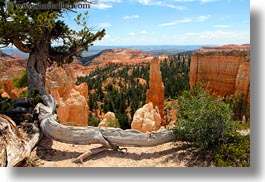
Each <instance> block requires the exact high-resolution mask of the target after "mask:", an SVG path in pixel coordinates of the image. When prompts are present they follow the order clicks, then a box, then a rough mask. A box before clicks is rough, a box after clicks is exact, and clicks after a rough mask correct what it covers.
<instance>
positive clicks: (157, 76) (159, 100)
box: [146, 58, 166, 126]
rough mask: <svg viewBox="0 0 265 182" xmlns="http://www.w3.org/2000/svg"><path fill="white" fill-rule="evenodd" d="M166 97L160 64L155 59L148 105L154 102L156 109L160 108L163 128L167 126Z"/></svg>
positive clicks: (153, 60)
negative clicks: (165, 114) (165, 116)
mask: <svg viewBox="0 0 265 182" xmlns="http://www.w3.org/2000/svg"><path fill="white" fill-rule="evenodd" d="M164 97H165V88H164V83H163V81H162V75H161V71H160V62H159V59H158V58H154V59H152V60H151V63H150V80H149V89H148V90H147V92H146V103H149V102H152V103H153V105H154V107H158V109H159V113H160V116H161V120H162V121H161V126H166V123H165V119H164Z"/></svg>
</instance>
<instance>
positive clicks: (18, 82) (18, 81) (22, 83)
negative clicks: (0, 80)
mask: <svg viewBox="0 0 265 182" xmlns="http://www.w3.org/2000/svg"><path fill="white" fill-rule="evenodd" d="M13 83H14V85H15V87H17V88H23V87H27V86H28V79H27V72H26V71H25V70H24V71H22V74H21V77H20V78H15V79H13Z"/></svg>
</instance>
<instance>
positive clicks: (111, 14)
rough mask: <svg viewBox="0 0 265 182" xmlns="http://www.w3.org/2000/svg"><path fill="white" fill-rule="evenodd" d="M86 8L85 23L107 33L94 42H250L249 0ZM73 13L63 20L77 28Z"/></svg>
mask: <svg viewBox="0 0 265 182" xmlns="http://www.w3.org/2000/svg"><path fill="white" fill-rule="evenodd" d="M84 11H85V10H78V12H84ZM88 11H89V16H88V20H87V21H88V25H89V27H94V29H95V30H98V29H101V28H105V29H106V33H107V34H106V36H105V37H104V38H103V40H101V41H97V42H96V43H95V45H110V46H111V45H113V46H118V45H205V44H214V45H224V44H232V43H233V44H245V43H250V2H249V0H99V1H98V3H97V4H95V5H92V6H91V8H90V9H89V10H88ZM75 16H76V14H74V13H69V14H67V15H65V17H64V20H65V21H66V22H67V23H69V25H70V27H71V28H75V29H77V26H76V25H75V22H74V21H73V17H75Z"/></svg>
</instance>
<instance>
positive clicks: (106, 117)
mask: <svg viewBox="0 0 265 182" xmlns="http://www.w3.org/2000/svg"><path fill="white" fill-rule="evenodd" d="M114 119H116V116H115V114H114V113H113V112H107V113H106V114H105V115H104V117H103V120H102V121H101V122H100V123H99V125H98V126H99V127H107V126H109V125H110V124H108V122H110V121H113V120H114Z"/></svg>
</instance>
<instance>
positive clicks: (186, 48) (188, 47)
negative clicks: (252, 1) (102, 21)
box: [0, 43, 250, 58]
mask: <svg viewBox="0 0 265 182" xmlns="http://www.w3.org/2000/svg"><path fill="white" fill-rule="evenodd" d="M246 44H247V45H250V43H245V44H232V45H246ZM224 45H231V44H224ZM224 45H218V44H201V45H200V44H198V45H196V44H194V45H162V44H161V45H93V46H91V47H89V49H88V51H84V52H83V53H85V54H86V55H89V56H90V55H95V54H97V53H99V52H101V51H103V50H105V49H108V48H129V49H140V50H141V51H143V52H148V51H152V50H154V49H156V50H159V49H161V50H162V49H170V48H172V49H176V50H181V51H184V52H185V51H192V50H197V49H199V48H201V47H205V46H209V47H211V46H224ZM152 48H154V49H152ZM1 50H2V51H3V52H4V53H5V54H8V55H11V54H18V55H19V56H20V57H23V58H27V57H28V53H23V52H21V51H19V50H18V49H17V48H16V47H4V48H1V49H0V51H1ZM87 53H88V54H87Z"/></svg>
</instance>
